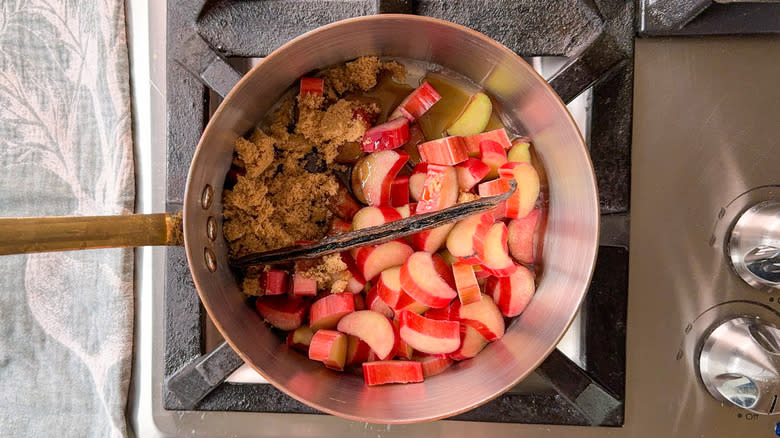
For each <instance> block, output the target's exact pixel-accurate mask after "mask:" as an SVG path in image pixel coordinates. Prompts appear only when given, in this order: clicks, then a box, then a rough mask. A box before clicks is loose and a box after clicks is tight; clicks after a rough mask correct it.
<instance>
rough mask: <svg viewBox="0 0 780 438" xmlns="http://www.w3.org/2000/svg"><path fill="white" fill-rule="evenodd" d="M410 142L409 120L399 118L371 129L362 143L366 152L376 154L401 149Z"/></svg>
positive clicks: (362, 147) (364, 136) (361, 145)
mask: <svg viewBox="0 0 780 438" xmlns="http://www.w3.org/2000/svg"><path fill="white" fill-rule="evenodd" d="M407 141H409V120H407V119H405V118H403V117H399V118H397V119H393V120H390V121H389V122H385V123H382V124H381V125H377V126H374V127H373V128H369V129H368V130H367V131H366V133H365V134H363V140H362V141H361V143H360V147H361V149H363V151H364V152H376V151H385V150H390V149H395V148H398V147H401V146H403V145H404V143H406V142H407Z"/></svg>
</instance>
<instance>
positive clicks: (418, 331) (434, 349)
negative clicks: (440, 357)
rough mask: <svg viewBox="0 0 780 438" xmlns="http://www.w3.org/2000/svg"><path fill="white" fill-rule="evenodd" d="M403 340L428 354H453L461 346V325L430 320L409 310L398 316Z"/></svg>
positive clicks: (455, 322)
mask: <svg viewBox="0 0 780 438" xmlns="http://www.w3.org/2000/svg"><path fill="white" fill-rule="evenodd" d="M398 317H399V321H400V323H401V329H400V332H399V333H400V335H401V339H403V340H404V341H406V343H407V344H409V345H410V346H411V347H412V348H414V349H415V350H417V351H420V352H423V353H428V354H444V353H452V352H453V351H455V350H457V349H458V347H459V346H460V323H458V321H447V320H439V319H430V318H426V317H424V316H422V315H417V314H415V313H412V312H410V311H408V310H404V311H401V312H400V314H399V315H398Z"/></svg>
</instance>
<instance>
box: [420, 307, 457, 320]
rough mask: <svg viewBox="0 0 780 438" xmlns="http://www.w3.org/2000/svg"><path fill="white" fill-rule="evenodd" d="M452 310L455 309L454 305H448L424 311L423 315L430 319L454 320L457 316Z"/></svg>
mask: <svg viewBox="0 0 780 438" xmlns="http://www.w3.org/2000/svg"><path fill="white" fill-rule="evenodd" d="M452 310H453V306H452V305H449V306H447V307H441V308H438V309H430V310H427V311H426V312H425V313H423V316H425V317H426V318H428V319H438V320H443V321H454V320H456V319H457V318H455V316H454V315H453V313H452Z"/></svg>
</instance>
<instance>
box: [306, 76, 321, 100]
mask: <svg viewBox="0 0 780 438" xmlns="http://www.w3.org/2000/svg"><path fill="white" fill-rule="evenodd" d="M324 86H325V80H324V79H322V78H309V77H305V76H304V77H302V78H301V87H300V94H301V95H303V94H309V93H311V94H317V95H319V96H322V91H323V89H324Z"/></svg>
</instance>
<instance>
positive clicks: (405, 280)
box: [401, 252, 457, 307]
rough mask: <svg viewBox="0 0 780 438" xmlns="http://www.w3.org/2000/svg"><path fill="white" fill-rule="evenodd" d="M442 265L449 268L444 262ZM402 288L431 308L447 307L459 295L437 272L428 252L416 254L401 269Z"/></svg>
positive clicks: (431, 256)
mask: <svg viewBox="0 0 780 438" xmlns="http://www.w3.org/2000/svg"><path fill="white" fill-rule="evenodd" d="M439 259H441V258H439ZM442 263H444V266H445V267H446V266H447V265H446V263H445V262H444V261H443V260H442ZM401 287H402V288H403V290H404V291H405V292H406V293H407V294H409V295H410V296H411V297H412V298H414V299H415V300H416V301H418V302H420V303H422V304H424V305H426V306H429V307H445V306H446V305H447V304H449V302H450V301H451V300H452V299H453V298H455V296H456V295H457V292H455V290H454V289H453V288H452V287H451V286H450V285H449V284H448V282H447V281H446V280H445V278H444V277H442V275H440V274H439V272H438V271H437V268H436V264H435V262H434V258H433V255H432V254H431V253H427V252H415V253H414V254H411V255H410V256H409V257H408V259H407V260H406V262H405V263H404V264H403V266H402V267H401Z"/></svg>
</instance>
